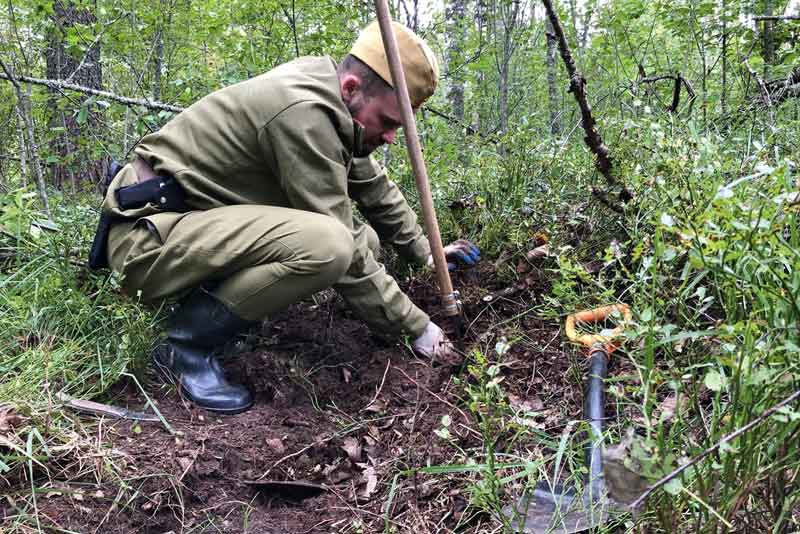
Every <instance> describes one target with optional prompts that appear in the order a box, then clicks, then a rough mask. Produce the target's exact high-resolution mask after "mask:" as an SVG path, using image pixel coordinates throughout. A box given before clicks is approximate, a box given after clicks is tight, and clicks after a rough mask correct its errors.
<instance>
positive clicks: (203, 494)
mask: <svg viewBox="0 0 800 534" xmlns="http://www.w3.org/2000/svg"><path fill="white" fill-rule="evenodd" d="M454 282H455V285H456V287H457V288H458V289H459V290H460V292H461V296H462V300H463V303H464V310H465V316H466V318H467V321H468V323H467V329H466V333H465V336H464V338H463V340H462V342H461V345H460V347H461V349H462V351H463V353H464V354H465V355H466V356H467V363H465V364H463V365H457V366H452V365H437V364H435V363H433V362H430V361H428V360H422V359H420V358H418V357H416V356H414V355H413V354H412V353H411V351H410V350H409V349H408V348H407V347H405V346H404V345H402V344H399V343H397V342H392V343H389V342H387V341H385V340H383V339H381V338H378V337H375V336H373V335H372V334H371V333H370V332H369V330H368V329H367V328H366V326H364V324H363V323H362V322H360V321H359V320H357V319H356V318H355V317H354V316H353V315H352V314H351V313H350V312H349V311H348V310H347V309H346V308H345V306H344V304H343V303H342V302H341V300H340V299H339V298H338V297H335V296H332V297H331V298H329V299H327V301H325V302H319V299H318V301H317V303H316V304H315V303H311V302H309V303H300V304H297V305H295V306H293V307H292V308H290V309H289V310H287V311H286V312H284V313H282V314H280V315H279V316H277V317H275V318H273V319H272V320H270V321H268V322H267V323H266V324H265V325H264V326H263V328H261V330H260V332H258V333H257V334H256V335H254V336H251V337H250V338H248V340H247V342H246V343H245V346H246V348H245V350H244V351H243V352H240V353H239V354H238V355H236V356H233V357H230V358H228V359H227V360H226V361H225V367H226V369H227V371H228V373H229V375H231V376H232V378H233V379H234V380H240V381H242V382H243V383H246V384H248V386H249V387H250V388H251V390H252V391H254V393H255V398H256V402H255V406H254V407H253V408H252V409H250V410H249V411H247V412H245V413H242V414H239V415H235V416H228V417H219V416H216V415H213V414H211V413H209V412H205V411H203V410H198V409H196V408H193V407H192V406H191V405H190V404H189V403H187V402H185V401H183V400H182V399H181V398H180V396H179V395H178V393H177V392H176V390H175V388H174V387H172V386H163V385H160V383H159V382H158V381H157V380H156V379H154V378H153V377H152V376H148V379H147V380H146V381H145V382H144V384H143V387H144V389H145V391H147V393H148V395H149V396H150V397H151V398H152V400H153V401H154V402H155V403H156V404H157V406H158V408H159V410H160V412H161V413H162V414H163V416H164V418H165V419H166V421H168V423H169V425H170V426H171V427H172V428H173V431H174V433H171V432H170V431H169V430H168V429H167V428H166V426H165V425H163V424H162V423H156V422H135V421H130V420H111V419H107V418H106V419H102V420H101V419H97V418H92V417H90V416H85V415H81V416H76V417H80V419H81V420H82V425H83V428H84V432H85V434H86V436H87V437H88V438H90V439H91V440H95V441H96V443H97V448H96V454H95V455H94V457H92V455H88V456H85V457H82V458H79V459H78V460H77V462H76V463H77V464H80V465H78V466H77V467H76V465H75V464H74V465H73V466H72V467H71V468H70V469H65V470H64V472H63V474H62V475H61V476H56V477H53V478H52V479H51V480H50V481H49V482H47V483H46V484H44V485H41V484H40V487H46V488H48V489H49V491H48V492H46V493H45V492H39V495H38V498H37V499H36V501H37V502H36V507H37V509H38V517H39V521H41V527H42V528H43V529H45V530H46V531H47V530H49V529H53V530H60V531H73V532H81V533H85V532H102V533H129V532H141V533H158V534H163V533H167V532H175V533H178V532H209V533H210V532H224V533H241V532H253V533H263V534H272V533H275V534H278V533H294V534H301V533H323V532H383V531H393V532H412V531H413V532H417V533H425V532H450V531H454V530H458V531H459V532H493V531H496V530H497V528H498V526H499V523H498V522H497V520H496V518H492V517H491V514H487V513H482V512H480V511H479V509H478V508H477V507H471V506H469V503H470V501H471V499H472V497H473V496H474V495H475V490H476V488H477V487H478V485H479V478H478V477H477V475H475V474H474V473H470V472H469V470H463V471H462V472H461V473H460V474H457V475H453V474H447V473H445V474H423V473H420V472H416V473H414V472H413V471H414V470H417V469H420V468H426V467H430V466H446V465H451V464H454V463H458V464H463V463H464V462H465V460H466V459H467V458H473V459H474V460H475V461H478V462H481V461H484V456H483V452H484V449H483V447H484V445H485V441H486V440H485V439H484V437H485V436H484V435H483V434H482V429H483V430H484V431H485V427H482V426H481V425H482V423H481V418H480V417H479V416H480V410H479V409H476V408H475V406H474V405H473V406H472V407H470V404H469V401H468V399H467V393H466V389H465V384H467V383H469V382H473V383H474V382H475V380H476V379H475V377H474V376H472V375H470V374H469V372H468V367H467V366H468V363H469V362H470V361H474V360H473V359H472V358H474V354H475V353H474V351H476V350H479V351H481V353H482V354H485V355H486V357H487V358H489V359H490V360H492V362H493V363H500V364H501V365H500V369H501V371H500V375H501V376H502V377H503V382H502V389H503V391H504V392H505V395H506V399H507V402H508V405H509V406H510V408H511V410H512V411H514V412H517V413H520V414H522V413H526V414H528V417H527V418H525V419H524V421H522V422H521V424H520V425H519V426H520V428H522V429H523V432H520V431H519V430H517V431H515V432H512V431H511V429H510V428H507V429H506V430H508V432H509V434H514V436H515V437H514V438H513V439H512V438H510V437H509V436H504V435H499V436H497V437H496V444H495V446H496V452H498V453H501V454H502V453H508V455H509V457H510V458H512V457H513V458H517V459H519V458H531V457H538V458H541V457H542V456H543V454H545V453H546V449H547V445H546V443H548V441H547V438H548V437H551V438H552V437H555V439H556V440H557V439H558V436H559V435H560V434H561V432H562V431H563V430H564V428H565V425H566V424H567V422H568V421H571V420H575V419H579V418H580V417H581V415H580V414H581V401H582V393H581V365H582V361H581V359H579V358H578V357H577V356H576V354H577V353H576V352H575V351H574V349H573V350H572V351H571V352H570V351H566V352H565V343H564V341H563V339H562V336H561V332H560V324H559V323H558V322H556V321H554V320H549V321H546V320H543V319H540V318H537V316H536V313H535V312H534V311H533V306H534V304H535V299H536V295H537V294H540V291H541V290H544V288H541V287H539V288H536V289H535V290H530V291H524V292H522V293H519V294H518V297H517V298H515V297H513V296H512V297H509V298H505V297H495V298H486V297H487V295H492V294H493V292H497V291H500V290H502V289H503V284H501V283H499V282H498V281H497V278H496V273H495V271H494V267H493V266H492V265H490V264H487V265H482V266H480V267H479V268H478V269H475V270H473V271H471V272H464V273H458V274H457V275H456V276H455V279H454ZM403 286H404V289H405V290H406V291H407V292H408V293H409V294H410V295H411V296H412V298H413V299H414V300H415V302H417V303H419V304H420V305H421V306H422V307H423V309H427V310H429V311H433V310H435V309H436V302H437V300H438V298H437V296H436V294H435V287H434V283H433V281H432V278H431V277H430V276H428V277H427V278H425V277H423V278H422V279H417V280H415V281H411V282H406V283H404V284H403ZM495 295H496V293H495ZM531 299H533V301H531ZM501 336H506V337H507V338H508V339H509V340H510V341H512V343H511V348H510V349H509V350H508V351H507V352H505V353H504V354H502V357H499V356H498V355H497V353H495V351H494V347H495V345H496V343H497V342H498V340H500V339H501ZM567 353H570V354H572V356H571V357H570V356H569V355H568V354H567ZM470 355H472V356H470ZM459 378H460V380H459ZM108 399H109V401H110V402H112V403H114V404H116V405H120V406H126V407H129V408H132V409H137V410H146V402H145V398H144V396H143V395H142V394H141V391H140V390H139V388H138V386H136V384H135V383H134V382H133V381H127V382H122V383H120V384H118V385H117V386H116V387H115V389H114V390H113V392H112V393H111V394H110V396H109V398H108ZM445 416H447V417H449V421H450V423H449V425H445V426H446V430H447V434H449V438H447V439H445V438H443V437H442V436H441V435H440V434H441V430H440V429H442V428H443V417H445ZM437 429H439V430H440V431H439V433H438V434H437V433H436V432H435V431H436V430H437ZM550 452H552V451H550ZM92 464H96V465H95V467H96V468H94V469H93V468H92ZM101 465H105V466H106V467H105V468H101V467H100V466H101ZM109 467H110V471H113V472H114V475H113V476H109V475H108V474H107V473H108V472H109ZM455 471H456V472H458V471H459V470H458V469H456V470H455ZM69 472H72V473H74V478H73V477H69V476H66V474H67V473H69ZM104 473H105V474H104ZM253 481H258V482H260V483H261V484H260V485H259V484H255V483H253ZM266 482H271V483H266ZM280 482H293V483H299V484H295V485H292V484H288V485H282V484H280ZM3 506H5V502H0V526H2V521H1V519H2V517H3V516H4V515H5V513H4V512H3V510H2V508H3ZM387 507H388V510H387ZM6 512H7V510H6Z"/></svg>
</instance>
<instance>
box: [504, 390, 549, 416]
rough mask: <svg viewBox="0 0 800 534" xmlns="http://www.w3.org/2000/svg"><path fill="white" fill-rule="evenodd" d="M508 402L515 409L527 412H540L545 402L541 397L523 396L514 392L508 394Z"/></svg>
mask: <svg viewBox="0 0 800 534" xmlns="http://www.w3.org/2000/svg"><path fill="white" fill-rule="evenodd" d="M508 402H509V404H511V407H512V408H514V409H515V410H520V411H525V412H538V411H541V410H542V409H543V408H544V403H543V402H542V400H541V399H540V398H539V397H528V398H524V399H523V398H521V397H518V396H517V395H514V394H513V393H512V394H510V395H509V396H508Z"/></svg>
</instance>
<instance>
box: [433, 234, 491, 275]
mask: <svg viewBox="0 0 800 534" xmlns="http://www.w3.org/2000/svg"><path fill="white" fill-rule="evenodd" d="M444 257H445V258H446V259H447V269H448V270H449V271H454V270H455V269H456V267H458V266H459V265H464V266H466V267H473V266H475V264H476V263H478V262H479V261H480V259H481V251H480V249H479V248H478V247H476V246H475V245H473V244H472V243H471V242H469V241H467V240H466V239H459V240H458V241H455V242H454V243H451V244H449V245H447V246H446V247H444ZM428 265H429V266H433V256H428Z"/></svg>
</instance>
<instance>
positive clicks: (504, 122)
mask: <svg viewBox="0 0 800 534" xmlns="http://www.w3.org/2000/svg"><path fill="white" fill-rule="evenodd" d="M519 6H520V0H513V2H512V5H511V6H510V8H511V9H510V11H508V6H504V5H501V7H500V10H501V16H496V17H495V24H502V26H503V28H502V31H499V32H496V33H497V34H498V35H502V38H503V50H502V55H501V57H500V61H499V78H498V82H497V83H498V92H499V96H498V114H499V115H500V135H505V134H506V133H508V118H509V117H508V115H509V110H508V93H509V73H510V70H511V57H512V56H513V54H514V48H515V47H516V46H515V43H514V30H515V29H516V25H517V18H518V16H519ZM500 150H501V153H503V154H505V147H504V146H503V145H501V147H500Z"/></svg>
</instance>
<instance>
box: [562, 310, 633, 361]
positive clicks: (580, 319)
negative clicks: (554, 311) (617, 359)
mask: <svg viewBox="0 0 800 534" xmlns="http://www.w3.org/2000/svg"><path fill="white" fill-rule="evenodd" d="M615 311H616V312H619V313H620V314H622V324H620V325H619V326H617V327H616V328H615V329H614V330H612V331H611V333H610V334H608V335H606V336H603V335H600V334H578V332H577V331H576V330H575V324H576V323H597V322H600V321H602V320H603V319H605V318H606V317H608V316H609V315H611V314H612V313H614V312H615ZM632 317H633V316H632V314H631V309H630V308H629V307H628V305H627V304H609V305H608V306H601V307H599V308H594V309H593V310H584V311H582V312H578V313H573V314H572V315H570V316H568V317H567V322H566V324H565V325H564V329H565V330H566V331H567V338H569V340H570V341H572V342H574V343H578V344H580V345H583V346H584V347H586V348H591V347H592V346H593V345H594V344H595V343H600V344H602V345H605V346H606V349H607V350H608V351H609V352H611V351H612V350H613V349H614V348H615V347H613V346H612V345H611V341H612V340H613V339H614V338H616V337H619V336H620V335H621V334H622V331H623V329H624V328H625V323H627V322H630V320H631V319H632Z"/></svg>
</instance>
